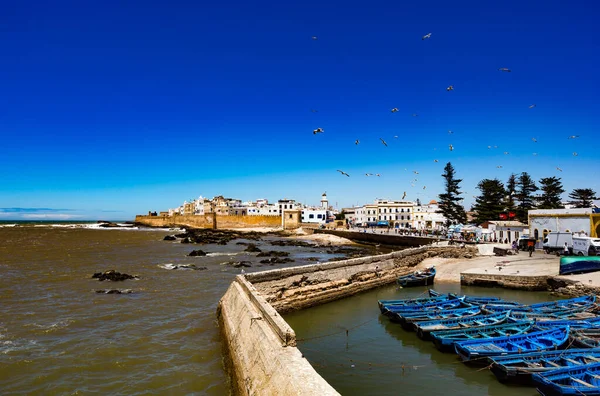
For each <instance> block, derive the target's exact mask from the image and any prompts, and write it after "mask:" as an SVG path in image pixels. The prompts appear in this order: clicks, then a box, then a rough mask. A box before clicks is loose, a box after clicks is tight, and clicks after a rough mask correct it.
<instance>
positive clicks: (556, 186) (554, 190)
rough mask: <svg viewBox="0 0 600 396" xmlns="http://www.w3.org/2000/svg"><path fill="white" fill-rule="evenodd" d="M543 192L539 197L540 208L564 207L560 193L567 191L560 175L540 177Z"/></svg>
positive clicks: (538, 206)
mask: <svg viewBox="0 0 600 396" xmlns="http://www.w3.org/2000/svg"><path fill="white" fill-rule="evenodd" d="M540 190H542V194H541V195H540V196H539V197H538V198H537V201H538V205H537V208H538V209H562V208H564V206H563V204H562V203H561V199H560V195H561V194H562V193H564V192H565V189H564V188H563V185H562V182H561V181H560V177H556V176H552V177H543V178H541V179H540Z"/></svg>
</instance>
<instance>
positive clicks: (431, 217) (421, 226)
mask: <svg viewBox="0 0 600 396" xmlns="http://www.w3.org/2000/svg"><path fill="white" fill-rule="evenodd" d="M439 208H440V207H439V205H438V203H437V201H435V200H431V201H430V202H429V204H427V205H415V206H414V207H413V222H412V227H413V228H415V229H417V230H419V231H423V230H431V231H434V230H438V231H440V230H442V229H443V228H444V225H445V223H446V218H445V217H444V215H443V214H441V213H437V211H438V210H439Z"/></svg>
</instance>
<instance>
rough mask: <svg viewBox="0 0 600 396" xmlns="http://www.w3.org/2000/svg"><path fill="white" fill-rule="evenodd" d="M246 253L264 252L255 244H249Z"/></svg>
mask: <svg viewBox="0 0 600 396" xmlns="http://www.w3.org/2000/svg"><path fill="white" fill-rule="evenodd" d="M245 251H246V252H251V253H252V252H262V250H260V249H259V248H257V247H256V245H255V244H253V243H249V244H248V247H247V248H246V250H245Z"/></svg>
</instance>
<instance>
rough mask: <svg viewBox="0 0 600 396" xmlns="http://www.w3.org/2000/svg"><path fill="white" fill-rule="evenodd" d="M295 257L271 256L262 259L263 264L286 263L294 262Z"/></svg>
mask: <svg viewBox="0 0 600 396" xmlns="http://www.w3.org/2000/svg"><path fill="white" fill-rule="evenodd" d="M294 261H295V260H294V259H291V258H289V257H283V258H280V257H271V258H270V259H265V260H260V263H261V264H271V265H273V264H284V263H292V262H294Z"/></svg>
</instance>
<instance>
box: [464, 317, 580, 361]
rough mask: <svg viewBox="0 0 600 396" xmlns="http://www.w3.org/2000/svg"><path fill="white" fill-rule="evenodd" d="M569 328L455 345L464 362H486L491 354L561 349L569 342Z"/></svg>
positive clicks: (470, 341)
mask: <svg viewBox="0 0 600 396" xmlns="http://www.w3.org/2000/svg"><path fill="white" fill-rule="evenodd" d="M569 330H570V328H569V326H561V327H554V328H552V329H549V330H541V331H536V332H533V333H526V334H519V335H514V336H508V337H495V338H490V339H481V340H469V341H459V342H456V343H455V344H454V345H455V350H456V353H457V354H458V356H459V357H460V358H461V360H462V361H463V362H465V363H474V364H486V359H485V358H487V357H491V356H499V355H508V354H521V353H528V352H536V351H547V350H553V349H559V348H561V347H563V346H564V345H565V344H566V343H567V341H568V339H569Z"/></svg>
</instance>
